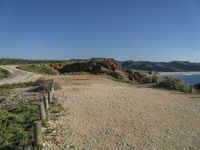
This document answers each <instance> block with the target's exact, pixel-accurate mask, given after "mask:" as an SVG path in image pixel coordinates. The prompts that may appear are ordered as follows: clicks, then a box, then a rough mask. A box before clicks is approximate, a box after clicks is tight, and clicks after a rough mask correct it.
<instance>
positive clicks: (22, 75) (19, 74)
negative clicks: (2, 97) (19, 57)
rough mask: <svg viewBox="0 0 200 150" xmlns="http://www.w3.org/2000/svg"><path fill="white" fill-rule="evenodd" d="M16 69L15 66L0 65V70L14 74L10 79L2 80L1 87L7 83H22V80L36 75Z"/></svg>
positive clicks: (0, 81)
mask: <svg viewBox="0 0 200 150" xmlns="http://www.w3.org/2000/svg"><path fill="white" fill-rule="evenodd" d="M16 67H17V66H15V65H0V68H3V69H5V70H8V71H10V72H11V73H12V75H11V76H10V77H8V78H5V79H3V80H0V85H3V84H5V83H17V82H21V81H22V80H25V79H27V78H29V77H31V76H33V75H34V73H31V72H27V71H23V70H20V69H17V68H16Z"/></svg>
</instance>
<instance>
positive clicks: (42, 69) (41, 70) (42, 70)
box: [17, 64, 58, 75]
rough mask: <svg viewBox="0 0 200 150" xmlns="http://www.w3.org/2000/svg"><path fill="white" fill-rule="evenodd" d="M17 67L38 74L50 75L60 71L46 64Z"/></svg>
mask: <svg viewBox="0 0 200 150" xmlns="http://www.w3.org/2000/svg"><path fill="white" fill-rule="evenodd" d="M17 68H19V69H22V70H25V71H30V72H34V73H38V74H48V75H57V74H58V71H57V70H55V69H53V68H52V67H50V66H49V65H46V64H27V65H21V66H18V67H17Z"/></svg>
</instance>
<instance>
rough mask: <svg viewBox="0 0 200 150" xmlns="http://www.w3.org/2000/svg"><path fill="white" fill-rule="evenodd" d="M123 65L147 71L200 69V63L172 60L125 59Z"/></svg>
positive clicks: (127, 67)
mask: <svg viewBox="0 0 200 150" xmlns="http://www.w3.org/2000/svg"><path fill="white" fill-rule="evenodd" d="M121 65H122V67H123V68H125V69H134V70H145V71H164V72H179V71H200V63H192V62H188V61H172V62H149V61H124V62H121Z"/></svg>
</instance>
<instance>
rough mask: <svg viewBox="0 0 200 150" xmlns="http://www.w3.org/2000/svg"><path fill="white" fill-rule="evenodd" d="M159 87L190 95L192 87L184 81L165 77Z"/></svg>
mask: <svg viewBox="0 0 200 150" xmlns="http://www.w3.org/2000/svg"><path fill="white" fill-rule="evenodd" d="M158 86H159V87H162V88H167V89H169V90H177V91H180V92H185V93H190V92H191V90H190V85H188V84H187V83H185V82H184V81H183V80H181V79H179V78H175V77H168V76H166V77H164V78H162V79H161V81H160V82H159V84H158Z"/></svg>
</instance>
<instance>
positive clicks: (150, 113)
mask: <svg viewBox="0 0 200 150" xmlns="http://www.w3.org/2000/svg"><path fill="white" fill-rule="evenodd" d="M56 80H57V81H58V82H59V83H60V84H61V85H62V90H60V91H57V92H56V93H55V95H56V96H57V97H58V98H59V103H60V104H62V106H63V107H64V109H65V111H66V112H65V115H64V116H62V117H59V118H58V120H52V121H51V128H52V132H50V133H49V135H48V136H47V137H46V143H45V145H46V146H47V147H49V148H47V149H55V150H60V149H76V150H81V149H82V150H83V149H84V150H86V149H87V150H184V149H185V150H199V149H200V97H199V96H194V95H186V94H182V93H177V92H173V91H167V90H160V89H153V88H145V87H138V86H136V85H135V86H134V85H130V84H124V83H119V82H114V81H111V80H109V79H107V78H103V77H99V76H68V77H64V76H61V77H57V78H56Z"/></svg>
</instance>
